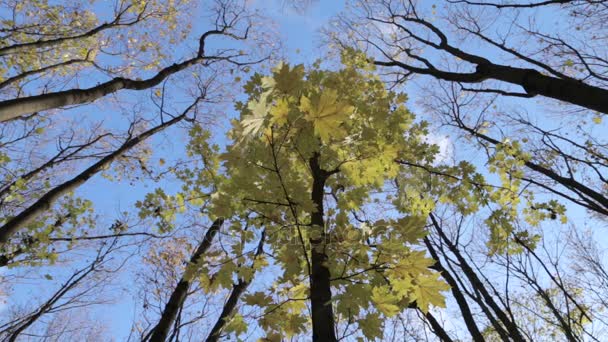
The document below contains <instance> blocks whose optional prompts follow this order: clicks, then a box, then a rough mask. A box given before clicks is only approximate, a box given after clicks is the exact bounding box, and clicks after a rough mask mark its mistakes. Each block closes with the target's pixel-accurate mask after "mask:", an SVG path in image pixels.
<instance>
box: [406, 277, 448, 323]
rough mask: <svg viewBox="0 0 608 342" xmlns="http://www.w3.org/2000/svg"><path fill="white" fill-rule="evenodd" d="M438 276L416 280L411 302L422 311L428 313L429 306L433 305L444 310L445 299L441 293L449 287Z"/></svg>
mask: <svg viewBox="0 0 608 342" xmlns="http://www.w3.org/2000/svg"><path fill="white" fill-rule="evenodd" d="M438 278H439V274H438V273H436V274H432V275H422V276H420V277H418V278H417V279H416V286H415V288H414V291H413V296H412V297H413V298H411V299H412V300H415V301H416V304H417V305H418V307H419V308H420V310H422V312H424V313H427V312H429V306H430V305H434V306H438V307H441V308H445V297H444V296H443V295H442V294H441V292H442V291H447V290H449V289H450V286H449V285H448V284H446V283H445V282H443V281H441V280H439V279H438Z"/></svg>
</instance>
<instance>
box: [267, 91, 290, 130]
mask: <svg viewBox="0 0 608 342" xmlns="http://www.w3.org/2000/svg"><path fill="white" fill-rule="evenodd" d="M288 113H289V103H288V102H287V99H285V98H280V99H279V100H278V101H277V103H276V104H275V106H274V107H272V108H271V109H270V115H272V123H276V124H277V125H278V126H279V127H280V126H283V125H284V124H286V123H287V114H288Z"/></svg>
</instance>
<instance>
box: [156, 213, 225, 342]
mask: <svg viewBox="0 0 608 342" xmlns="http://www.w3.org/2000/svg"><path fill="white" fill-rule="evenodd" d="M222 223H224V219H223V218H218V219H216V220H215V221H213V224H211V227H209V229H208V230H207V233H205V237H204V238H203V241H201V243H200V244H199V245H198V247H197V248H196V250H195V251H194V253H193V254H192V256H191V257H190V263H189V264H188V266H186V271H185V272H184V275H182V278H181V279H180V281H179V283H177V286H176V287H175V289H174V290H173V293H172V294H171V297H170V298H169V301H168V302H167V304H166V305H165V309H164V310H163V313H162V315H161V317H160V320H159V321H158V324H156V326H155V327H154V328H153V329H152V330H151V331H150V333H149V334H148V336H150V339H149V341H152V342H164V341H165V340H166V339H167V335H169V330H171V325H173V322H174V321H175V317H177V313H178V311H179V308H181V307H182V305H184V301H185V300H186V296H187V295H188V288H190V284H191V283H192V277H193V273H195V272H194V271H195V270H196V268H197V265H198V262H199V261H200V260H201V257H202V256H203V254H205V252H206V251H207V250H208V249H209V247H210V246H211V242H212V241H213V238H214V237H215V235H216V234H217V232H218V231H219V230H220V227H221V226H222ZM144 340H147V338H144Z"/></svg>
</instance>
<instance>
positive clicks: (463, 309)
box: [424, 237, 485, 342]
mask: <svg viewBox="0 0 608 342" xmlns="http://www.w3.org/2000/svg"><path fill="white" fill-rule="evenodd" d="M424 244H425V245H426V247H427V249H428V250H429V253H430V254H431V256H432V257H433V259H435V265H434V268H435V269H436V270H437V271H439V272H440V273H441V276H442V277H443V279H445V280H446V282H447V283H448V285H450V289H451V291H452V295H453V296H454V299H455V300H456V303H458V307H459V308H460V313H461V314H462V319H463V320H464V323H465V325H466V326H467V329H468V330H469V333H470V334H471V338H472V339H473V341H475V342H484V341H485V339H484V338H483V335H482V334H481V332H480V331H479V328H478V327H477V324H476V323H475V317H473V314H472V312H471V308H470V307H469V304H468V303H467V300H466V299H465V297H464V295H463V293H462V292H461V291H460V288H459V287H458V283H457V282H456V279H454V278H453V277H452V275H451V274H450V273H449V272H448V270H446V269H445V268H444V267H443V265H442V264H441V261H440V260H439V255H437V252H436V251H435V248H433V245H432V244H431V241H430V240H429V238H428V237H425V238H424Z"/></svg>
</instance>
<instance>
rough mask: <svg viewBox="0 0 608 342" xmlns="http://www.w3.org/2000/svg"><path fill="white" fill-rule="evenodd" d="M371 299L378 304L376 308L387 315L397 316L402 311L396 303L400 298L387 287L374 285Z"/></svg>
mask: <svg viewBox="0 0 608 342" xmlns="http://www.w3.org/2000/svg"><path fill="white" fill-rule="evenodd" d="M371 299H372V301H373V302H374V303H375V304H376V309H378V311H380V312H381V313H383V314H384V315H385V316H386V317H392V316H395V315H396V314H397V313H399V311H400V310H399V307H398V306H397V305H396V304H397V302H398V298H397V297H396V296H395V295H394V294H392V293H391V291H390V290H389V289H388V288H387V287H384V286H381V287H374V289H373V290H372V296H371Z"/></svg>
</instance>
